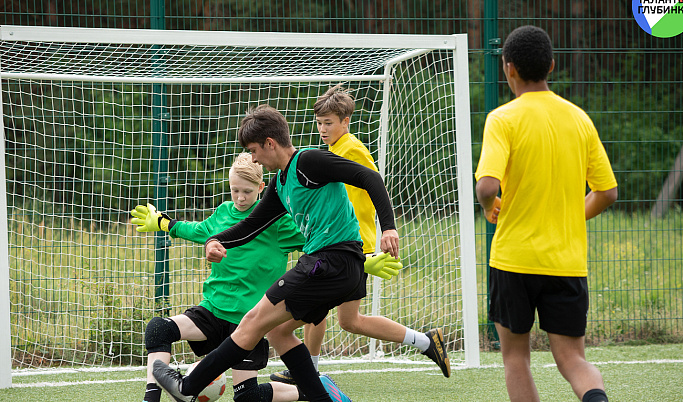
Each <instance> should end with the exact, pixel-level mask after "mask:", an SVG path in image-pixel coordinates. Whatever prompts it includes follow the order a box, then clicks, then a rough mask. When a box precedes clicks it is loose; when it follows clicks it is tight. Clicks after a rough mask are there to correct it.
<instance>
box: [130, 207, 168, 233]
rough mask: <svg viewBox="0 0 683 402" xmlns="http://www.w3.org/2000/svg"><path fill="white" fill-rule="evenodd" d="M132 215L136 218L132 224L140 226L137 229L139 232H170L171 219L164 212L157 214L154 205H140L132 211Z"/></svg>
mask: <svg viewBox="0 0 683 402" xmlns="http://www.w3.org/2000/svg"><path fill="white" fill-rule="evenodd" d="M130 214H131V215H133V216H134V218H133V219H132V220H131V221H130V222H131V223H133V224H135V225H139V226H138V227H137V228H136V229H135V230H137V231H138V232H158V231H159V230H163V231H164V232H168V231H169V230H170V228H169V227H168V225H169V223H171V218H169V217H168V215H166V214H165V213H163V212H157V209H156V208H154V205H152V204H147V206H144V205H138V206H137V207H135V209H134V210H132V211H130Z"/></svg>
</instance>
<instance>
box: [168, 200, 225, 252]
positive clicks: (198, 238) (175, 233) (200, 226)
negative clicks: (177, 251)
mask: <svg viewBox="0 0 683 402" xmlns="http://www.w3.org/2000/svg"><path fill="white" fill-rule="evenodd" d="M225 208H227V204H226V203H224V204H221V205H219V206H218V208H216V210H215V211H214V212H213V213H212V214H211V216H209V217H208V218H206V219H204V220H203V221H201V222H185V221H176V220H173V225H172V226H171V225H169V226H171V229H170V230H169V235H171V237H172V238H174V239H176V238H180V239H184V240H189V241H191V242H193V243H198V244H204V243H205V242H206V240H207V239H208V238H209V237H211V235H212V234H213V233H215V231H216V229H215V227H216V223H215V222H216V217H217V216H219V215H220V214H221V213H224V210H225Z"/></svg>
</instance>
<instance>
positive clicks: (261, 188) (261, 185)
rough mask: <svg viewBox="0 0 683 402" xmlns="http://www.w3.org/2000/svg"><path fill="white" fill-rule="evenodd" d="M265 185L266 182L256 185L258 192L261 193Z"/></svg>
mask: <svg viewBox="0 0 683 402" xmlns="http://www.w3.org/2000/svg"><path fill="white" fill-rule="evenodd" d="M265 187H266V183H264V182H261V184H259V185H258V193H259V194H261V192H262V191H263V189H264V188H265Z"/></svg>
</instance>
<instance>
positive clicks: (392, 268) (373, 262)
mask: <svg viewBox="0 0 683 402" xmlns="http://www.w3.org/2000/svg"><path fill="white" fill-rule="evenodd" d="M364 267H365V272H367V273H368V274H370V275H375V276H379V277H380V278H382V279H391V278H393V277H394V276H396V275H398V272H399V271H400V270H401V269H402V268H403V264H401V261H399V260H398V259H397V258H394V257H392V256H390V255H389V254H387V253H379V254H376V255H373V256H370V257H368V258H366V259H365V264H364Z"/></svg>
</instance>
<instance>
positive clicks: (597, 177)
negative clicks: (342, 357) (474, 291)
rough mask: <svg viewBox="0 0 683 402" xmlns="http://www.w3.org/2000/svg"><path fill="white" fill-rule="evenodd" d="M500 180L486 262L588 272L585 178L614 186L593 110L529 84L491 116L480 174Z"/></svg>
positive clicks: (595, 186)
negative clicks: (535, 89)
mask: <svg viewBox="0 0 683 402" xmlns="http://www.w3.org/2000/svg"><path fill="white" fill-rule="evenodd" d="M484 176H490V177H493V178H496V179H498V180H500V185H501V191H502V196H501V208H500V214H499V215H498V225H497V228H496V233H495V235H494V237H493V243H492V246H491V258H490V261H489V264H490V265H491V266H492V267H495V268H497V269H500V270H503V271H509V272H517V273H524V274H538V275H552V276H576V277H578V276H587V274H588V270H587V240H586V237H587V236H586V218H585V196H586V183H588V186H589V187H590V188H591V190H594V191H605V190H609V189H612V188H615V187H616V186H617V181H616V179H615V177H614V172H613V171H612V167H611V165H610V162H609V159H608V158H607V154H606V152H605V148H604V147H603V145H602V143H601V142H600V138H599V136H598V132H597V130H596V129H595V126H594V125H593V122H592V121H591V120H590V118H589V117H588V115H587V114H586V113H585V112H584V111H583V110H581V109H580V108H579V107H577V106H576V105H574V104H572V103H571V102H569V101H567V100H565V99H563V98H561V97H560V96H558V95H556V94H554V93H553V92H550V91H541V92H526V93H524V94H522V95H521V96H520V97H518V98H516V99H514V100H512V101H511V102H508V103H506V104H505V105H502V106H500V107H499V108H497V109H495V110H493V111H492V112H491V113H490V114H489V115H488V116H487V118H486V123H485V126H484V140H483V145H482V151H481V157H480V160H479V165H478V167H477V171H476V173H475V177H476V179H477V180H479V179H480V178H482V177H484Z"/></svg>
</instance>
